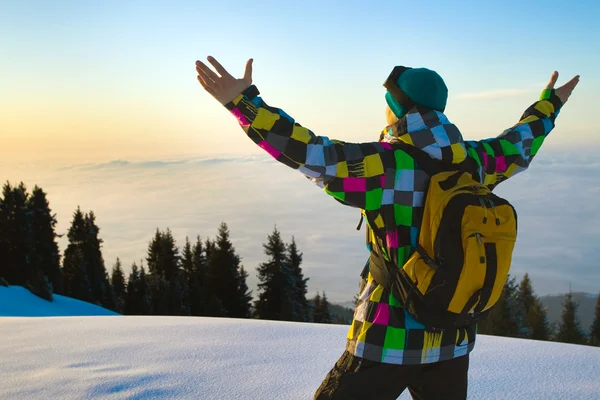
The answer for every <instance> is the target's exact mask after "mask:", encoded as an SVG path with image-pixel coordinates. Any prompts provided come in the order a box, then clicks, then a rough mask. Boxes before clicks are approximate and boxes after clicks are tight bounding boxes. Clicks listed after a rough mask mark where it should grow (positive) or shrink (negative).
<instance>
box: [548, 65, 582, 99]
mask: <svg viewBox="0 0 600 400" xmlns="http://www.w3.org/2000/svg"><path fill="white" fill-rule="evenodd" d="M557 80H558V72H557V71H554V72H553V73H552V76H551V77H550V81H549V82H548V84H547V85H546V89H550V90H552V89H554V85H555V84H556V81H557ZM578 83H579V75H576V76H575V77H574V78H573V79H571V80H570V81H569V82H567V83H565V84H564V85H562V86H561V87H559V88H558V89H555V90H554V93H556V95H557V96H558V98H559V99H560V101H561V102H562V103H563V104H565V103H566V102H567V100H569V96H571V92H573V89H575V86H577V84H578Z"/></svg>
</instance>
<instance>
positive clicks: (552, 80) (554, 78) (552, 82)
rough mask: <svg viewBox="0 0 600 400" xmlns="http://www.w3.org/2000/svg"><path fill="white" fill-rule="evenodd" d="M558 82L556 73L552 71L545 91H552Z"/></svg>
mask: <svg viewBox="0 0 600 400" xmlns="http://www.w3.org/2000/svg"><path fill="white" fill-rule="evenodd" d="M557 80H558V71H554V72H553V73H552V76H551V77H550V81H548V84H547V85H546V89H554V85H556V81H557Z"/></svg>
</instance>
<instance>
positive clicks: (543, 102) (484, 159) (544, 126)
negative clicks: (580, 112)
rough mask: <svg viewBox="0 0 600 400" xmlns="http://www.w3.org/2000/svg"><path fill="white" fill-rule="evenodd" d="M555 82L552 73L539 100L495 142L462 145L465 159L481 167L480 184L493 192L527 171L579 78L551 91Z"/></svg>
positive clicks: (556, 77)
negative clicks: (466, 151)
mask: <svg viewBox="0 0 600 400" xmlns="http://www.w3.org/2000/svg"><path fill="white" fill-rule="evenodd" d="M557 80H558V72H554V73H553V74H552V77H551V78H550V82H548V85H547V86H546V88H545V89H544V91H543V92H542V94H541V96H540V100H539V101H537V102H536V103H534V104H533V105H531V106H530V107H529V108H528V109H527V110H526V111H525V112H524V113H523V116H522V117H521V120H520V121H519V123H518V124H516V125H514V126H513V127H511V128H509V129H507V130H505V131H504V132H503V133H502V134H501V135H500V136H498V137H496V138H492V139H485V140H480V141H467V142H466V144H467V149H468V153H469V155H470V156H471V157H472V158H473V159H475V161H477V163H478V164H479V166H480V167H481V175H482V181H483V183H484V184H486V185H488V186H490V187H491V188H494V187H495V186H497V185H498V184H499V183H501V182H503V181H505V180H506V179H508V178H510V177H512V176H514V175H516V174H517V173H519V172H521V171H524V170H525V169H527V168H528V167H529V164H530V163H531V161H532V160H533V158H534V157H535V155H536V154H537V152H538V150H539V149H540V147H541V145H542V143H543V142H544V140H545V138H546V136H547V135H548V134H549V133H550V132H551V131H552V129H553V128H554V123H555V119H556V117H557V116H558V114H559V112H560V109H561V108H562V106H563V105H564V104H565V103H566V102H567V100H568V99H569V96H570V95H571V92H572V91H573V89H574V88H575V86H577V83H578V82H579V76H576V77H574V78H573V79H571V80H570V81H569V82H568V83H566V84H565V85H563V86H561V87H560V88H558V89H554V85H555V84H556V81H557Z"/></svg>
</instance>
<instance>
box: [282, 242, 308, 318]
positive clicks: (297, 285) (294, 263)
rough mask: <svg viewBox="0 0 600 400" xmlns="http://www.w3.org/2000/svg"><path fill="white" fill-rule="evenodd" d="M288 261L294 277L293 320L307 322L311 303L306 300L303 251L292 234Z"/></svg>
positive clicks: (288, 249) (288, 248)
mask: <svg viewBox="0 0 600 400" xmlns="http://www.w3.org/2000/svg"><path fill="white" fill-rule="evenodd" d="M287 251H288V255H287V257H288V262H289V263H290V270H291V274H292V276H293V278H294V289H295V290H294V313H293V316H292V320H293V321H300V322H307V321H308V320H309V309H310V308H309V304H308V301H307V300H306V292H307V288H306V282H307V281H308V278H304V275H303V274H302V268H301V267H300V265H301V264H302V253H300V252H299V250H298V247H297V245H296V240H295V239H294V237H293V236H292V242H291V243H290V244H289V245H288V246H287Z"/></svg>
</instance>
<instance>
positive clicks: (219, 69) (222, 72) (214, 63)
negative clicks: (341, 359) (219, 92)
mask: <svg viewBox="0 0 600 400" xmlns="http://www.w3.org/2000/svg"><path fill="white" fill-rule="evenodd" d="M207 60H208V62H210V63H211V64H212V66H213V67H215V69H216V70H217V72H218V73H219V74H220V75H221V76H223V77H227V78H233V76H231V74H230V73H229V72H227V70H226V69H225V68H223V66H222V65H221V63H220V62H218V61H217V60H216V59H215V58H214V57H211V56H208V57H207Z"/></svg>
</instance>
